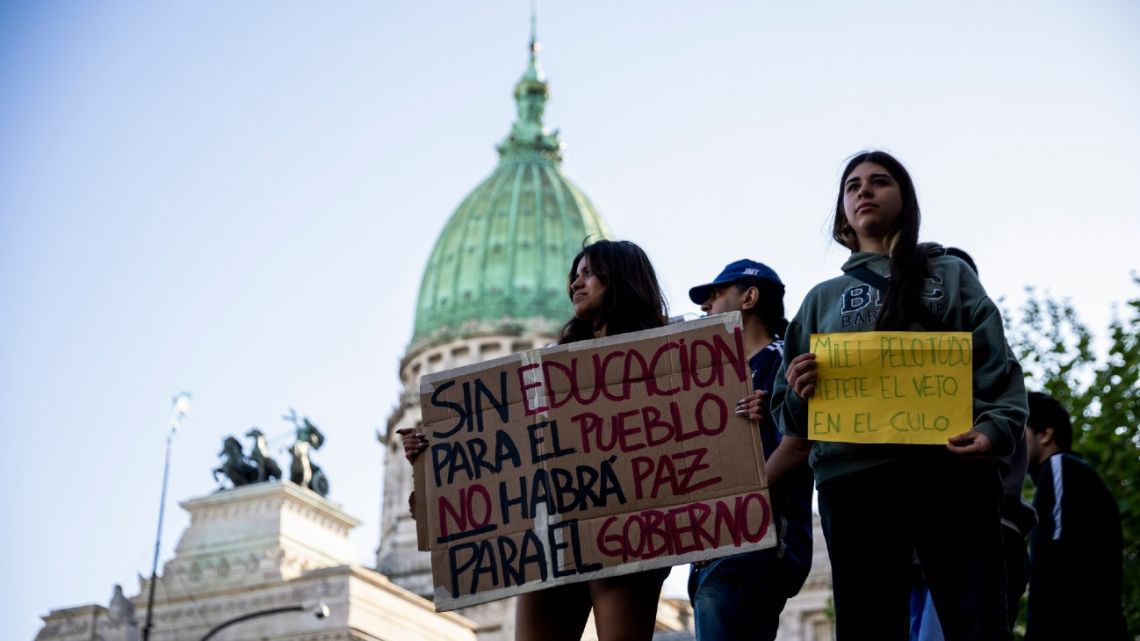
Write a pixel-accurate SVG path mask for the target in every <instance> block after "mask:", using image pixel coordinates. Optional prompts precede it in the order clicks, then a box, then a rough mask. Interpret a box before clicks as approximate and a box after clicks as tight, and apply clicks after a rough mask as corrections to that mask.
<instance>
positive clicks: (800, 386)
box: [784, 352, 819, 399]
mask: <svg viewBox="0 0 1140 641" xmlns="http://www.w3.org/2000/svg"><path fill="white" fill-rule="evenodd" d="M818 378H819V369H818V366H817V365H816V362H815V354H814V353H812V352H806V353H803V354H800V355H799V356H797V357H795V358H793V359H792V362H791V363H789V364H788V371H787V372H785V373H784V379H785V380H787V381H788V387H790V388H792V391H793V392H795V393H796V395H797V396H799V397H800V398H803V399H808V398H811V397H812V395H814V394H815V384H816V381H817V380H818Z"/></svg>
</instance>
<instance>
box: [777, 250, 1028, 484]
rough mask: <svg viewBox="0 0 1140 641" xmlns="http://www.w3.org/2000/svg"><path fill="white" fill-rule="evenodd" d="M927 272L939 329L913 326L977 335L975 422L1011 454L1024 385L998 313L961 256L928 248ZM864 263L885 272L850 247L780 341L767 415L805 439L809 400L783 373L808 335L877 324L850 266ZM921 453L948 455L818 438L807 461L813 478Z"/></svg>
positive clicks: (805, 348)
mask: <svg viewBox="0 0 1140 641" xmlns="http://www.w3.org/2000/svg"><path fill="white" fill-rule="evenodd" d="M927 247H928V248H929V252H930V253H931V254H932V255H931V257H930V266H931V274H932V275H931V277H929V278H927V279H926V282H925V286H924V287H923V292H922V297H923V304H924V305H925V306H926V308H927V309H928V310H930V311H931V312H932V313H933V315H934V316H935V317H937V318H938V319H939V320H940V321H941V323H942V327H937V328H929V329H928V328H923V327H922V326H920V325H918V324H915V325H914V326H912V327H910V328H909V329H910V330H912V331H962V332H972V333H973V337H974V372H973V376H974V407H973V414H974V425H973V427H974V428H976V429H977V430H978V431H979V432H981V433H983V434H985V435H986V436H988V437H989V439H990V441H991V443H992V444H993V454H994V456H1003V455H1007V454H1009V453H1011V452H1013V447H1014V444H1015V443H1016V442H1017V441H1018V439H1020V438H1021V433H1022V430H1023V429H1024V427H1025V419H1026V417H1027V416H1028V414H1029V412H1028V406H1027V401H1026V396H1025V382H1024V380H1023V379H1022V374H1021V367H1020V366H1019V365H1018V363H1017V361H1016V360H1014V359H1013V358H1012V356H1010V355H1009V354H1008V352H1007V349H1006V342H1005V331H1004V329H1003V328H1002V320H1001V314H1000V313H999V312H998V308H997V306H996V305H994V303H993V301H991V300H990V299H989V297H988V296H987V295H986V292H985V290H984V289H982V285H981V283H980V282H978V277H977V276H976V275H975V274H974V272H973V270H971V269H970V267H969V266H968V265H967V264H966V263H965V262H964V261H962V260H961V259H959V258H957V257H954V256H946V255H942V249H941V248H940V247H938V246H937V245H928V246H927ZM860 265H864V266H866V267H868V268H869V269H871V270H872V271H874V272H875V273H877V274H880V275H882V276H884V277H887V276H888V275H889V274H890V261H889V259H888V258H887V256H885V255H882V254H873V253H867V252H855V253H853V254H851V257H850V258H849V259H848V260H847V262H846V263H844V264H843V272H844V273H843V275H841V276H837V277H835V278H832V279H831V280H827V281H824V282H822V283H820V284H818V285H816V286H815V287H813V288H812V290H811V291H810V292H808V295H807V297H806V298H805V299H804V302H803V304H802V305H801V306H800V309H799V312H797V313H796V317H795V318H794V319H793V320H792V322H791V323H789V325H788V330H787V335H786V336H785V338H784V363H783V366H781V368H780V373H779V374H777V375H776V385H775V388H774V389H773V392H772V413H773V417H774V418H775V420H776V424H777V425H778V426H779V427H780V429H781V430H782V431H783V432H784V433H786V434H791V435H793V436H798V437H800V438H808V421H807V419H808V417H807V408H808V404H807V401H806V400H804V399H803V398H800V396H799V395H797V394H796V393H795V392H793V391H792V390H790V389H789V388H788V384H787V381H786V380H785V379H784V372H785V371H786V370H787V367H788V364H789V363H791V361H792V359H793V358H795V357H796V356H799V355H800V354H803V353H806V352H809V351H811V349H810V347H809V338H810V336H811V335H812V334H813V333H816V334H824V333H831V332H869V331H873V330H874V329H875V320H876V319H877V318H878V316H879V310H880V307H881V304H882V299H883V298H885V297H886V292H879V291H878V290H876V289H875V288H874V287H872V286H870V285H868V284H867V283H864V282H863V281H861V280H859V279H857V278H855V277H853V276H849V275H848V274H847V272H848V271H850V270H851V269H854V268H855V267H858V266H860ZM908 456H926V457H931V459H932V460H933V459H937V458H942V459H947V460H953V459H956V457H955V456H954V455H952V454H950V452H949V451H948V450H946V448H945V447H944V446H942V445H879V444H874V445H870V444H855V443H833V442H830V441H816V442H815V443H814V444H813V446H812V450H811V457H810V459H809V461H810V463H811V466H812V469H814V470H815V476H816V482H817V483H824V482H826V481H828V480H830V479H833V478H836V477H838V476H842V475H844V474H849V473H851V472H857V471H860V470H865V469H868V468H871V467H873V466H875V465H880V464H883V463H887V462H889V461H893V460H896V459H898V458H902V457H908Z"/></svg>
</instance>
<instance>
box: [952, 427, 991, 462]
mask: <svg viewBox="0 0 1140 641" xmlns="http://www.w3.org/2000/svg"><path fill="white" fill-rule="evenodd" d="M946 449H948V450H950V451H951V452H953V453H955V454H957V455H958V456H961V457H962V458H964V459H966V460H970V461H989V460H992V459H993V456H994V454H993V452H994V445H993V443H992V442H990V437H988V436H986V435H985V434H983V433H981V432H979V431H978V430H977V428H975V429H972V430H970V431H969V432H966V433H964V434H959V435H957V436H953V437H951V438H950V440H949V441H947V443H946Z"/></svg>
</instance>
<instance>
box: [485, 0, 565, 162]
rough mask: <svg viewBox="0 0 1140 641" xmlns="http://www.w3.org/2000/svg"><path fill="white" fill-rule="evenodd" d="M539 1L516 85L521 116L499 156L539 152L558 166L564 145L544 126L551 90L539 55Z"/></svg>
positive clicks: (535, 3) (532, 9)
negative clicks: (520, 74) (526, 57)
mask: <svg viewBox="0 0 1140 641" xmlns="http://www.w3.org/2000/svg"><path fill="white" fill-rule="evenodd" d="M537 24H538V1H537V0H532V1H531V7H530V45H529V49H530V52H529V60H528V62H527V67H526V71H524V72H523V75H522V78H520V79H519V81H518V84H516V85H515V103H516V104H517V105H518V116H517V118H516V119H515V122H514V124H513V125H512V126H511V133H510V135H509V136H507V139H506V140H504V141H503V143H502V144H501V145H499V154H500V155H502V156H504V157H505V156H507V155H510V154H512V153H516V152H527V151H531V152H538V153H540V154H542V155H544V156H546V157H548V158H550V159H552V160H554V161H556V162H558V161H561V160H562V141H560V140H559V139H558V131H557V130H555V131H549V130H547V129H546V127H544V126H543V124H542V116H543V113H544V112H545V111H546V101H547V100H548V99H549V98H550V86H549V85H548V84H547V83H546V75H545V74H543V73H542V67H541V66H540V65H539V63H538V52H539V51H541V50H542V44H541V43H539V42H538V27H537Z"/></svg>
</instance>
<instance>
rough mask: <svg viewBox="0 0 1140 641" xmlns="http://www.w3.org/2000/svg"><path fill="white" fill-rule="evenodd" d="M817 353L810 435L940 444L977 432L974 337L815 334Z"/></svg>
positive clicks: (957, 334)
mask: <svg viewBox="0 0 1140 641" xmlns="http://www.w3.org/2000/svg"><path fill="white" fill-rule="evenodd" d="M811 351H812V352H813V353H815V357H816V362H817V363H818V365H819V379H818V381H817V382H816V386H815V394H814V395H813V396H812V397H811V399H809V401H808V438H811V439H813V440H817V441H841V442H845V443H916V444H931V445H933V444H939V445H941V444H945V443H946V440H947V439H948V438H950V437H951V436H955V435H957V434H961V433H963V432H967V431H969V430H970V428H971V427H973V400H974V394H973V388H974V370H973V362H974V351H973V337H972V335H971V334H970V333H969V332H852V333H835V334H812V335H811Z"/></svg>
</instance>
